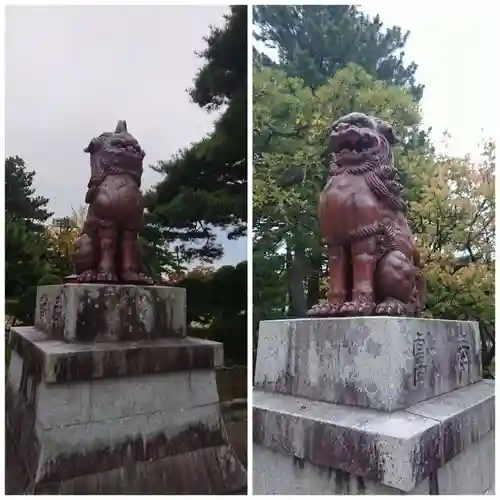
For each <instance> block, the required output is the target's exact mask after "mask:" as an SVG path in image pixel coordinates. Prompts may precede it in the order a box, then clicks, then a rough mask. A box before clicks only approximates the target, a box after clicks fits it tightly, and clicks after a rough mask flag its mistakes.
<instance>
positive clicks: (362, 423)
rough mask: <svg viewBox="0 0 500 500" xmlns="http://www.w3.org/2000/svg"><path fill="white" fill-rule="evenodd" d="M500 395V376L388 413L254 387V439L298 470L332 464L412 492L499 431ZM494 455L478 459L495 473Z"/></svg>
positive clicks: (271, 474)
mask: <svg viewBox="0 0 500 500" xmlns="http://www.w3.org/2000/svg"><path fill="white" fill-rule="evenodd" d="M494 395H495V387H494V382H493V381H490V380H483V381H481V382H478V383H476V384H472V385H469V386H468V387H465V388H462V389H458V390H455V391H453V392H452V393H449V394H444V395H441V396H437V397H435V398H433V399H431V400H429V401H425V402H423V403H418V404H416V405H413V406H411V407H409V408H407V409H405V410H399V411H396V412H394V413H384V412H380V411H376V410H372V409H368V408H355V407H352V406H346V405H340V404H331V403H325V402H318V401H311V400H309V399H305V398H300V397H294V396H287V395H282V394H276V393H266V392H263V391H254V393H253V441H254V445H255V446H257V447H263V448H265V449H267V450H270V451H272V452H274V453H275V455H276V456H278V455H279V456H285V457H288V458H289V459H290V460H292V459H293V461H294V462H297V463H299V465H298V468H299V469H301V468H303V467H304V464H309V465H313V466H316V467H326V468H328V470H335V471H342V472H344V473H348V474H351V475H353V476H356V477H360V478H363V479H364V480H369V481H373V482H375V483H377V484H382V485H386V486H390V487H392V488H396V489H397V490H400V491H404V492H410V491H411V490H413V489H414V488H415V487H416V486H417V485H418V484H420V483H421V482H422V481H423V480H424V479H426V478H428V477H429V476H430V475H431V474H433V473H437V472H438V471H439V470H442V467H443V466H444V465H445V464H446V463H448V462H449V461H450V460H452V459H453V458H454V457H456V456H457V455H459V454H461V453H462V452H464V451H465V450H467V449H471V448H470V447H471V446H472V445H473V444H477V443H483V442H484V440H485V439H486V436H487V435H491V436H492V435H493V434H492V431H493V429H494V424H495V417H494V415H495V413H494V412H495V405H494ZM490 433H491V434H490ZM486 444H487V443H486ZM485 446H486V445H485ZM487 448H488V447H487ZM490 448H491V446H490V447H489V448H488V450H489V451H491V450H490ZM265 456H266V455H265V454H262V457H265ZM254 457H255V451H254ZM491 458H492V457H491V456H490V453H481V456H480V457H476V459H477V460H475V461H476V462H477V463H480V467H481V469H485V470H486V469H488V470H490V471H494V466H492V465H491ZM262 459H263V458H262ZM275 462H276V463H277V461H276V460H271V459H270V463H268V464H267V465H266V464H264V465H263V464H260V465H259V468H260V469H261V470H264V469H266V470H267V471H268V472H267V473H266V474H267V476H268V479H269V477H270V478H273V477H274V478H275V479H276V481H278V480H279V478H278V476H279V472H278V471H277V470H273V467H277V465H276V464H275V465H274V466H273V463H275ZM492 474H493V475H492V477H493V478H494V472H492ZM256 475H257V476H258V474H254V484H255V477H256ZM490 475H491V474H490ZM262 479H263V478H262V477H261V478H260V479H259V480H262ZM489 480H491V481H493V480H492V479H491V478H490V479H489ZM485 481H486V480H485ZM491 481H490V484H491ZM268 482H269V481H268ZM486 482H487V481H486ZM490 484H487V485H486V486H485V487H484V489H483V490H482V491H483V492H484V491H485V490H486V488H488V487H490ZM267 488H270V489H273V490H274V491H276V492H281V493H282V494H284V493H285V490H286V485H284V484H283V485H281V486H278V487H277V488H275V487H274V486H271V485H269V484H268V486H267ZM280 488H281V489H280ZM269 491H270V490H269ZM254 493H255V494H266V492H265V491H254ZM268 494H269V492H268Z"/></svg>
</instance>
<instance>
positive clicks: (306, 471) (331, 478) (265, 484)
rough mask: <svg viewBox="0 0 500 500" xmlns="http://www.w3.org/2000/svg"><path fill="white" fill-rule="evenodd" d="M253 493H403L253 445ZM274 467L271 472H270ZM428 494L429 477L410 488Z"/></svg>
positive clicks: (410, 492) (413, 493)
mask: <svg viewBox="0 0 500 500" xmlns="http://www.w3.org/2000/svg"><path fill="white" fill-rule="evenodd" d="M253 463H254V469H253V494H254V495H401V494H404V492H402V491H400V490H398V489H397V488H392V487H390V486H385V485H384V484H380V483H377V482H375V481H371V480H369V479H365V478H363V477H361V476H354V475H352V474H348V473H347V472H343V471H341V470H334V469H330V468H328V467H320V466H317V465H313V464H311V463H309V462H303V461H301V460H298V459H296V458H292V457H289V456H285V455H282V454H281V453H276V452H274V451H271V450H269V449H268V448H264V447H263V446H259V445H254V449H253ZM271 471H272V472H271ZM406 494H409V495H429V480H428V479H424V480H423V481H422V482H421V483H420V484H419V485H418V486H416V487H415V488H413V489H412V490H411V491H409V492H407V493H406Z"/></svg>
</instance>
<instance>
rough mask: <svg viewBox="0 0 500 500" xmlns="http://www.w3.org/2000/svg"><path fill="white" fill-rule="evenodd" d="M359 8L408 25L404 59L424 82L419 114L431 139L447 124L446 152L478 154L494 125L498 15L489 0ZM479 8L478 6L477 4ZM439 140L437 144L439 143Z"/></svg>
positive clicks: (378, 4)
mask: <svg viewBox="0 0 500 500" xmlns="http://www.w3.org/2000/svg"><path fill="white" fill-rule="evenodd" d="M362 3H363V7H362V10H364V11H365V12H366V13H368V14H369V15H370V16H372V17H373V16H375V15H376V14H377V13H378V14H379V15H380V18H381V20H382V22H383V23H384V25H385V27H390V26H394V25H396V26H400V27H401V28H402V29H403V30H409V31H410V36H409V38H408V41H407V43H406V47H405V53H406V59H407V61H415V62H416V63H417V64H418V70H417V74H416V77H417V81H418V83H421V84H424V85H425V90H424V96H423V99H422V101H421V105H422V111H423V113H422V114H423V119H424V122H425V124H426V125H428V126H432V127H433V135H432V139H433V140H434V141H436V143H437V142H438V141H439V140H440V139H441V137H442V133H443V132H444V131H445V130H446V129H447V130H448V132H449V133H450V134H451V140H450V142H449V147H450V149H449V152H450V153H452V154H456V155H463V154H466V153H471V155H472V156H473V157H475V158H477V157H478V152H479V148H478V147H477V145H478V143H480V142H481V140H482V139H483V138H484V137H486V136H489V137H495V135H496V134H495V132H496V131H497V130H498V125H497V120H498V118H497V114H498V109H499V104H500V103H499V99H498V88H499V79H498V76H497V71H496V69H497V68H496V67H497V66H498V60H499V55H500V54H499V50H498V40H495V38H497V39H498V35H497V32H498V18H497V16H495V15H494V14H495V9H494V8H493V3H485V2H482V3H481V2H477V3H475V4H470V5H469V8H463V9H461V8H457V7H458V3H450V2H443V1H435V2H432V3H431V4H427V3H422V4H420V5H421V7H420V6H418V4H412V5H411V8H410V5H409V4H408V3H405V2H399V3H396V2H391V3H388V2H369V3H368V2H366V4H367V5H365V2H362ZM481 7H483V8H481ZM438 145H439V144H438Z"/></svg>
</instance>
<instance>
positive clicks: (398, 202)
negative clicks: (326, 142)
mask: <svg viewBox="0 0 500 500" xmlns="http://www.w3.org/2000/svg"><path fill="white" fill-rule="evenodd" d="M332 167H333V168H331V170H330V176H337V175H341V174H343V173H349V174H353V175H362V176H363V177H364V178H365V180H366V183H367V184H368V187H369V188H370V189H371V191H372V192H373V194H375V196H377V198H379V199H380V200H382V201H385V202H387V203H388V204H389V205H390V206H391V207H392V208H394V209H395V210H400V211H401V212H405V211H406V203H405V201H404V199H403V197H402V196H401V194H402V191H403V185H402V184H401V182H400V181H399V172H398V169H397V168H396V167H395V166H394V156H393V154H392V148H391V146H390V144H389V142H388V141H387V139H385V137H383V136H381V151H380V153H379V154H378V155H377V156H374V157H373V158H372V159H371V160H368V161H366V162H363V163H359V164H356V165H342V166H338V165H337V164H336V163H335V155H333V158H332Z"/></svg>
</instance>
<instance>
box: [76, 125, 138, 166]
mask: <svg viewBox="0 0 500 500" xmlns="http://www.w3.org/2000/svg"><path fill="white" fill-rule="evenodd" d="M83 151H84V152H85V153H90V155H91V157H92V158H93V159H94V160H99V161H100V163H101V165H106V166H117V167H123V168H126V169H129V170H133V171H142V160H143V158H144V156H145V154H146V153H144V151H143V150H142V148H141V147H140V146H139V143H138V142H137V139H136V138H135V137H133V136H132V135H130V134H129V133H128V131H127V123H126V122H125V120H120V121H119V122H118V124H117V125H116V130H115V131H114V132H104V133H102V134H101V135H100V136H99V137H94V138H93V139H92V140H91V141H90V143H89V145H88V146H87V147H86V148H85V149H84V150H83Z"/></svg>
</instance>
